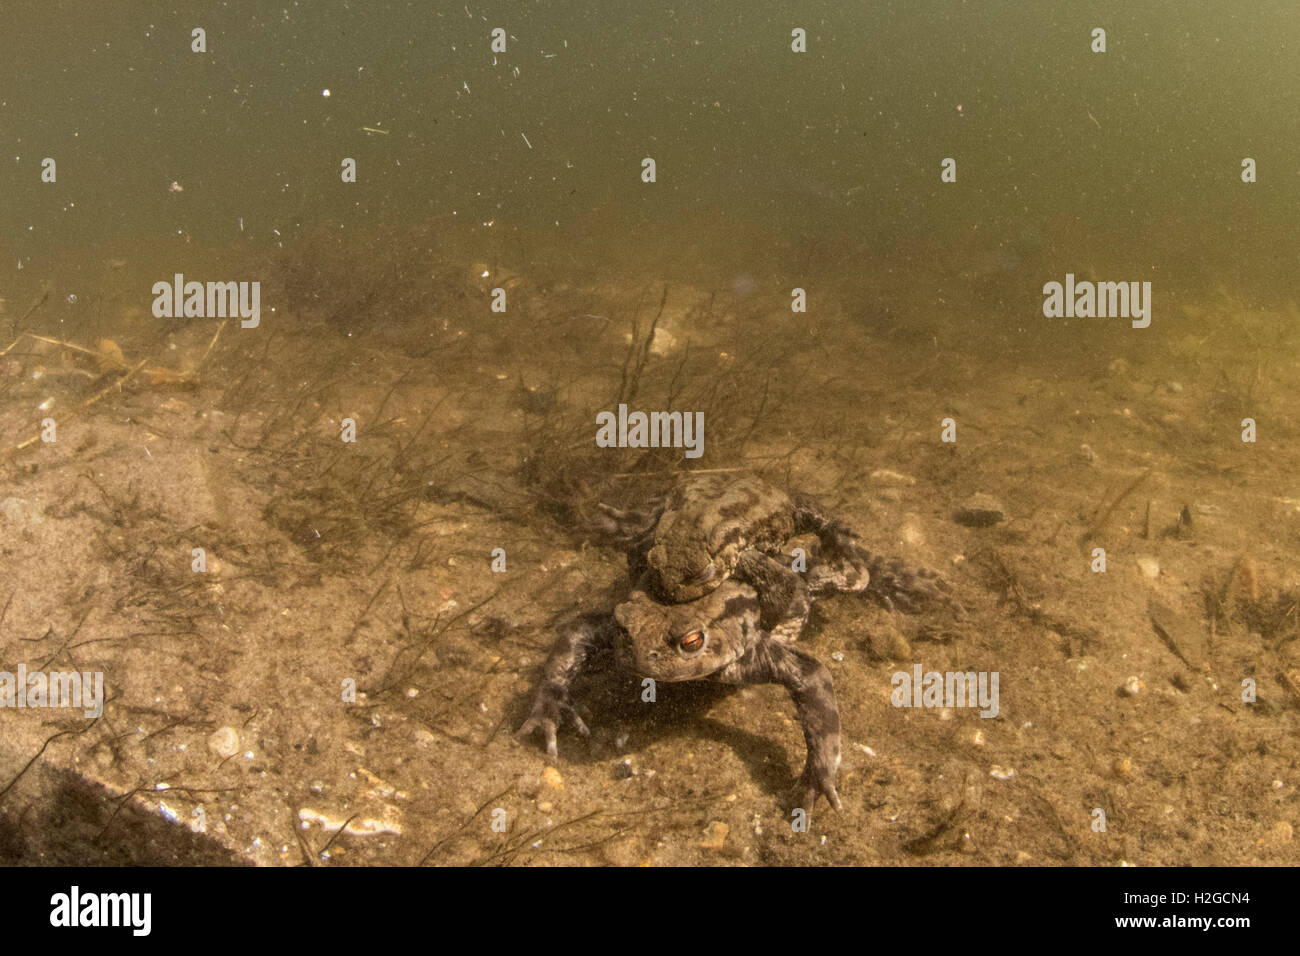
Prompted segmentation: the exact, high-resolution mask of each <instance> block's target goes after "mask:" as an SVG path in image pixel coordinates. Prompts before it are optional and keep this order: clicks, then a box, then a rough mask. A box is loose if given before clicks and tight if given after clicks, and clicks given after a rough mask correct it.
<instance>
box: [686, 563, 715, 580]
mask: <svg viewBox="0 0 1300 956" xmlns="http://www.w3.org/2000/svg"><path fill="white" fill-rule="evenodd" d="M717 573H718V569H717V567H716V566H715V565H714V564H712V563H709V564H707V565H705V566H704V568H703V570H700V571H696V572H695V573H694V574H692V575H691V576H690V577H689V578H687V579H686V583H687V584H707V583H708V582H709V581H712V580H713V577H714V575H716V574H717Z"/></svg>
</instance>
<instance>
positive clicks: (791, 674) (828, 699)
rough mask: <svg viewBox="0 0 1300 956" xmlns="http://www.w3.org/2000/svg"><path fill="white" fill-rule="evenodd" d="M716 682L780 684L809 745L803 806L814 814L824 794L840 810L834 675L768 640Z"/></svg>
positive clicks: (724, 671)
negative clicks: (791, 702) (813, 808)
mask: <svg viewBox="0 0 1300 956" xmlns="http://www.w3.org/2000/svg"><path fill="white" fill-rule="evenodd" d="M711 679H712V680H716V681H719V682H721V683H724V684H780V685H781V686H782V687H784V688H785V689H786V690H787V691H789V692H790V696H791V697H792V698H793V699H794V706H795V709H796V711H798V714H799V722H800V724H802V725H803V737H804V742H805V744H807V747H808V757H807V760H806V761H805V763H804V768H803V773H802V774H801V775H800V777H799V787H800V795H801V797H802V799H803V803H802V804H801V806H802V807H803V808H804V809H805V810H808V811H811V810H812V806H813V804H814V803H815V802H816V800H817V794H819V793H820V794H823V795H824V796H825V797H826V799H827V800H829V801H830V804H831V806H833V807H834V808H835V809H836V810H838V809H840V796H839V794H838V793H837V792H836V790H835V777H836V775H837V774H838V773H839V768H840V711H839V706H838V705H837V704H836V702H835V688H834V687H833V686H832V685H831V672H830V671H829V670H827V669H826V667H825V666H824V665H823V664H822V663H821V662H820V661H818V660H817V658H815V657H813V656H812V655H811V654H809V653H808V652H807V651H804V650H801V649H800V648H797V647H791V646H790V645H788V644H784V643H781V642H779V641H775V640H772V639H771V638H770V637H765V638H764V639H763V640H761V641H760V642H759V643H758V645H756V646H755V647H754V648H753V649H752V650H750V651H749V653H747V654H746V655H745V656H744V657H742V658H741V659H740V660H738V661H736V662H734V663H732V664H729V665H728V666H727V667H725V668H723V669H722V670H721V671H718V673H716V674H714V675H713V677H712V678H711Z"/></svg>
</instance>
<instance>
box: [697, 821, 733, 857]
mask: <svg viewBox="0 0 1300 956" xmlns="http://www.w3.org/2000/svg"><path fill="white" fill-rule="evenodd" d="M730 832H731V827H729V826H727V824H725V823H723V822H722V821H721V820H714V821H713V822H712V823H710V824H709V825H708V826H707V827H705V828H704V839H703V840H701V841H700V846H701V847H703V848H704V849H706V850H721V849H722V846H723V844H724V843H726V842H727V834H728V833H730Z"/></svg>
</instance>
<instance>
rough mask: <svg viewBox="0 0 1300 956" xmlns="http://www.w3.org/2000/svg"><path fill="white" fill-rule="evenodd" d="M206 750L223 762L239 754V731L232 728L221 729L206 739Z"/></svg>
mask: <svg viewBox="0 0 1300 956" xmlns="http://www.w3.org/2000/svg"><path fill="white" fill-rule="evenodd" d="M208 749H209V750H211V751H212V752H213V753H214V754H216V755H217V756H218V757H220V758H221V759H222V760H225V759H226V758H227V757H233V756H234V755H235V754H237V753H239V731H237V730H235V728H234V727H222V728H221V729H220V730H217V731H215V732H213V734H212V736H211V737H209V738H208Z"/></svg>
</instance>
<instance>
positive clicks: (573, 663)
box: [515, 612, 618, 759]
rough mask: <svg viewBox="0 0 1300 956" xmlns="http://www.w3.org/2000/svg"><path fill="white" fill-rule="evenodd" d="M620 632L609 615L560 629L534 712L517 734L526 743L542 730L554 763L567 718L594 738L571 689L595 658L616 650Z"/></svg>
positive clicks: (596, 614) (593, 615)
mask: <svg viewBox="0 0 1300 956" xmlns="http://www.w3.org/2000/svg"><path fill="white" fill-rule="evenodd" d="M617 628H618V624H617V623H616V622H615V621H614V619H613V618H612V617H611V616H610V614H609V613H608V612H605V613H600V612H592V613H588V614H582V615H579V616H578V617H577V618H575V619H574V620H572V621H569V622H568V623H566V624H564V625H562V626H561V627H560V628H559V630H558V632H557V634H556V638H555V644H554V646H553V647H552V648H551V653H550V654H549V655H548V656H547V658H546V663H545V664H544V665H543V667H542V681H541V684H539V685H538V688H537V693H536V694H535V695H534V697H533V707H532V710H531V711H530V712H529V714H528V719H527V720H525V721H524V723H523V725H522V726H520V728H519V729H518V730H517V731H515V736H516V737H518V738H519V739H520V740H525V739H527V738H528V736H529V735H530V734H532V733H533V731H535V730H539V729H540V730H541V731H542V736H543V738H544V739H545V740H546V753H547V754H548V755H549V756H550V757H551V758H552V759H554V758H555V757H556V756H557V750H556V745H555V732H556V731H557V730H558V729H559V727H560V725H561V724H562V723H563V721H564V719H565V718H566V717H567V718H568V719H569V720H570V721H571V722H572V723H573V725H574V727H575V729H576V730H577V731H578V733H579V734H581V735H582V736H583V737H586V736H588V735H589V734H590V731H589V730H588V729H587V723H586V721H584V720H583V719H582V717H581V715H579V713H578V711H577V709H576V708H575V707H574V706H573V700H572V698H571V697H570V688H571V687H572V686H573V681H574V678H576V677H577V676H578V674H579V673H580V672H581V671H582V667H583V664H584V663H586V660H587V658H588V657H589V656H590V655H591V654H593V653H595V652H596V651H601V650H608V649H610V648H612V647H613V642H614V633H615V631H616V630H617Z"/></svg>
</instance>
